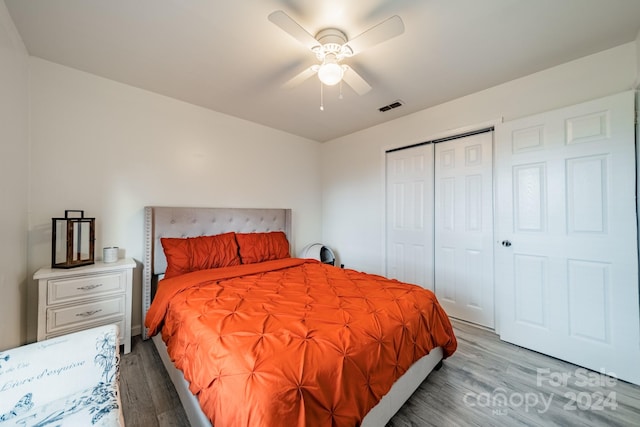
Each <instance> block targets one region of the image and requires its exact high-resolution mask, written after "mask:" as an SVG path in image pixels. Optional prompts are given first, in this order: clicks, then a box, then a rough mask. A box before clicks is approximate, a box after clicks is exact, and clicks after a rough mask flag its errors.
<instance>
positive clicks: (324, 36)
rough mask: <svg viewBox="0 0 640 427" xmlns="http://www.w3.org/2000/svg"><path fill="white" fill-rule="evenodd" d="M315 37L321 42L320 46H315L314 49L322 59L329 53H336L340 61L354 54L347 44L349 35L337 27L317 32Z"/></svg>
mask: <svg viewBox="0 0 640 427" xmlns="http://www.w3.org/2000/svg"><path fill="white" fill-rule="evenodd" d="M315 38H316V40H317V41H318V42H319V43H320V46H317V47H314V48H313V51H314V52H315V54H316V57H317V58H318V59H319V60H320V61H322V60H324V58H325V56H327V55H329V54H333V55H335V57H336V59H337V60H338V61H340V60H341V59H343V58H346V57H349V56H351V55H352V54H353V51H352V50H351V49H350V48H349V46H346V45H345V43H347V36H346V35H345V34H344V33H343V32H342V31H340V30H338V29H336V28H326V29H324V30H321V31H319V32H318V34H316V37H315Z"/></svg>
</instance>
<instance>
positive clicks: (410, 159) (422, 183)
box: [386, 144, 433, 290]
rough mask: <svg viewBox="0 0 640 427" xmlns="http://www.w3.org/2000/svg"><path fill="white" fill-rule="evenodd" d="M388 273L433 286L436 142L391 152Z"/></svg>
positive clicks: (388, 176)
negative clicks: (434, 153)
mask: <svg viewBox="0 0 640 427" xmlns="http://www.w3.org/2000/svg"><path fill="white" fill-rule="evenodd" d="M386 163H387V164H386V168H387V172H386V173H387V177H386V180H387V182H386V185H387V190H386V191H387V203H386V204H387V231H386V232H387V244H386V246H387V247H386V251H387V256H386V259H387V276H389V277H392V278H396V279H398V280H401V281H404V282H408V283H415V284H417V285H420V286H422V287H424V288H427V289H430V290H433V145H432V144H425V145H419V146H416V147H412V148H406V149H402V150H397V151H392V152H388V153H387V154H386Z"/></svg>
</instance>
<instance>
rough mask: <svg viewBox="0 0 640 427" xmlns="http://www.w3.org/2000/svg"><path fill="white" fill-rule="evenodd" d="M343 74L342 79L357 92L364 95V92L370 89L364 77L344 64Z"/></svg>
mask: <svg viewBox="0 0 640 427" xmlns="http://www.w3.org/2000/svg"><path fill="white" fill-rule="evenodd" d="M344 67H345V70H344V75H343V77H342V80H344V82H345V83H346V84H348V85H349V86H351V88H352V89H353V90H354V91H355V92H356V93H357V94H358V95H364V94H365V93H367V92H369V91H370V90H371V86H369V83H367V82H366V80H365V79H363V78H362V76H360V74H358V73H356V72H355V71H354V70H353V68H351V67H349V66H348V65H345V66H344Z"/></svg>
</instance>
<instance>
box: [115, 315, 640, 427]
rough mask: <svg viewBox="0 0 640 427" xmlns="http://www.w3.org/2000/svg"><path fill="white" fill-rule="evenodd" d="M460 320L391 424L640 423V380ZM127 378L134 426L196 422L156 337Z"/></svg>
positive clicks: (128, 362) (135, 355)
mask: <svg viewBox="0 0 640 427" xmlns="http://www.w3.org/2000/svg"><path fill="white" fill-rule="evenodd" d="M453 325H454V329H455V332H456V336H457V338H458V350H457V352H456V353H455V354H454V355H453V356H451V357H450V358H449V359H447V360H445V361H444V364H443V367H442V368H441V369H440V370H439V371H434V372H432V373H431V375H429V378H427V380H426V381H424V382H423V383H422V385H421V386H420V387H419V388H418V390H416V392H415V393H414V394H413V396H412V397H411V398H410V399H409V400H408V401H407V402H406V403H405V405H404V406H403V407H402V409H400V411H398V413H397V414H396V415H395V417H394V418H393V419H392V420H391V422H390V423H389V424H388V427H409V426H411V427H413V426H482V427H484V426H563V427H564V426H607V427H608V426H625V427H626V426H640V387H638V386H634V385H631V384H629V383H626V382H623V381H619V380H613V379H610V378H608V377H604V376H601V375H600V374H599V373H594V372H591V371H586V370H583V369H581V368H579V367H577V366H574V365H571V364H569V363H566V362H563V361H560V360H557V359H554V358H550V357H547V356H544V355H542V354H539V353H536V352H532V351H529V350H526V349H523V348H521V347H517V346H515V345H511V344H508V343H504V342H502V341H500V339H499V338H498V337H497V335H495V334H494V333H493V332H491V331H487V330H484V329H481V328H477V327H475V326H471V325H468V324H466V323H463V322H458V321H453ZM638 363H640V361H638ZM563 377H564V380H563V379H562V378H563ZM120 385H121V398H122V405H123V411H124V418H125V423H126V425H127V427H153V426H188V425H189V423H188V421H187V418H186V415H185V413H184V411H183V409H182V407H181V406H180V401H179V399H178V396H177V394H176V392H175V389H174V388H173V385H172V384H171V381H170V380H169V378H168V376H167V375H166V373H165V371H164V367H163V366H162V361H161V360H160V357H159V356H158V354H157V352H156V349H155V347H154V346H153V343H152V342H151V341H142V340H141V339H140V337H139V336H137V337H134V340H133V349H132V352H131V353H130V354H127V355H126V356H125V355H123V356H122V359H121V375H120Z"/></svg>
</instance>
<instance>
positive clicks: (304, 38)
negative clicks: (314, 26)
mask: <svg viewBox="0 0 640 427" xmlns="http://www.w3.org/2000/svg"><path fill="white" fill-rule="evenodd" d="M269 21H271V22H273V23H274V24H276V25H277V26H278V27H280V28H281V29H282V30H283V31H284V32H285V33H287V34H289V35H290V36H291V37H293V38H294V39H296V40H298V41H299V42H300V43H302V44H303V45H304V46H306V47H307V48H308V49H312V48H313V47H315V46H319V45H320V43H318V40H316V39H315V38H314V37H313V36H312V35H311V34H309V33H308V32H307V30H305V29H304V28H302V26H300V24H298V23H297V22H296V21H294V20H293V19H292V18H291V17H290V16H289V15H287V14H286V13H284V12H283V11H281V10H276V11H275V12H272V13H271V14H270V15H269Z"/></svg>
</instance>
